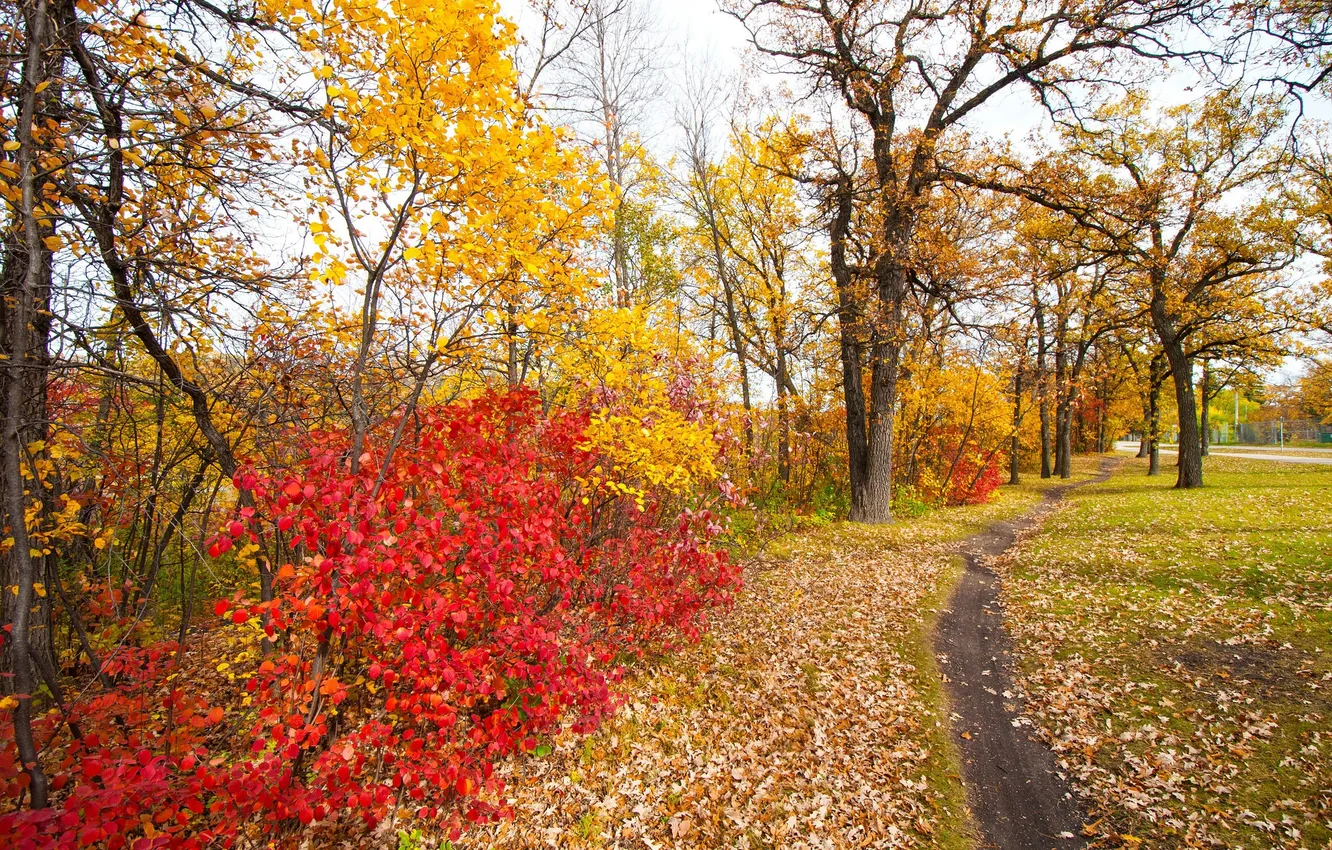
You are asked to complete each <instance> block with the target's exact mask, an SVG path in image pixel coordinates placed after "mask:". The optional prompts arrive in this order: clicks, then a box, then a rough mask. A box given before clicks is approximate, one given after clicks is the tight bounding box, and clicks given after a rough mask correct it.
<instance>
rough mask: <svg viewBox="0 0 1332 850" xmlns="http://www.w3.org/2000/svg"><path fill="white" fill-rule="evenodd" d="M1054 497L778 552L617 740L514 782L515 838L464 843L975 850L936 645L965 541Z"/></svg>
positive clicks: (508, 826) (475, 836) (653, 669)
mask: <svg viewBox="0 0 1332 850" xmlns="http://www.w3.org/2000/svg"><path fill="white" fill-rule="evenodd" d="M1094 467H1095V464H1094V462H1090V461H1089V462H1087V463H1086V464H1083V465H1080V466H1079V470H1078V472H1079V477H1085V476H1086V475H1088V474H1090V473H1091V471H1092V470H1093V469H1094ZM1051 483H1053V482H1040V481H1039V480H1036V481H1032V482H1031V483H1028V484H1024V485H1023V486H1021V487H1005V488H1002V489H1001V490H1000V491H999V492H998V493H996V494H995V498H994V499H993V501H992V502H991V503H990V504H987V505H981V506H976V507H966V508H957V509H948V510H943V511H937V512H934V513H930V514H927V515H925V516H921V517H915V518H911V519H905V520H903V521H901V522H899V523H898V524H896V525H893V526H889V527H886V528H877V527H872V526H861V525H850V524H846V523H838V524H832V525H827V526H824V527H820V528H814V529H809V530H806V531H802V532H800V533H796V534H791V535H788V536H786V537H784V538H782V539H781V540H779V541H777V542H776V543H775V544H773V545H771V546H769V547H767V549H766V550H765V551H764V552H762V553H761V554H760V555H759V556H757V557H756V558H754V559H753V560H752V561H750V562H749V563H747V564H746V574H745V581H746V588H745V590H744V592H743V593H742V594H741V596H740V598H739V600H738V602H737V605H736V607H735V609H734V610H733V611H731V612H729V613H726V614H723V615H721V616H719V617H718V619H717V622H716V623H715V624H714V628H713V631H712V632H711V633H710V634H709V635H708V636H707V637H706V638H705V639H704V641H703V642H702V643H701V644H700V645H698V646H694V647H690V648H688V649H686V650H684V651H682V652H680V653H679V654H677V655H675V656H673V657H671V658H669V659H667V660H665V661H664V662H662V663H660V664H656V665H651V666H647V667H644V668H641V669H639V670H638V671H636V672H635V674H634V675H633V676H632V677H631V679H630V680H628V681H626V682H625V683H624V684H623V686H622V688H621V689H622V691H623V692H624V694H625V698H626V705H625V706H624V708H623V709H622V710H621V711H620V713H619V714H617V715H616V716H615V717H614V718H612V719H611V720H609V721H607V722H606V724H605V725H604V726H603V728H602V729H601V730H600V731H599V732H597V733H596V734H594V735H592V736H590V737H586V738H580V737H576V736H572V735H565V736H561V737H559V738H557V739H555V740H554V741H553V742H550V743H551V744H552V745H553V751H552V752H550V753H549V754H547V755H545V756H544V757H542V758H531V759H524V760H519V761H515V762H513V763H511V764H510V765H509V766H508V767H507V768H506V770H505V779H506V781H507V783H508V785H509V788H508V792H507V796H508V797H509V798H510V799H511V800H512V801H513V804H514V808H515V817H514V819H513V820H511V821H506V822H503V823H500V824H497V825H492V826H489V827H486V828H484V829H480V830H477V831H475V832H473V833H469V834H468V836H467V837H465V838H464V841H463V844H464V845H465V846H467V847H478V848H479V847H503V848H508V847H533V846H560V847H625V848H628V847H635V848H640V847H647V848H659V847H673V848H686V847H688V848H717V847H734V848H749V850H758V849H759V848H795V847H820V848H841V847H848V848H849V847H877V848H891V847H921V848H924V847H930V848H959V850H960V848H967V847H971V846H972V837H971V833H970V828H969V825H968V823H967V813H966V805H965V795H964V793H963V789H962V785H961V779H960V776H959V772H958V762H957V757H956V753H955V752H953V751H952V747H951V745H950V743H949V740H948V736H947V728H946V723H947V708H946V707H945V705H944V702H943V692H942V686H941V681H940V677H939V672H938V670H937V668H936V667H935V664H934V655H933V651H932V650H931V648H930V632H931V630H932V628H933V622H934V617H935V614H936V612H937V610H938V608H939V607H940V606H941V605H942V604H943V602H944V601H945V600H946V598H947V596H948V594H949V593H950V592H951V590H952V588H953V585H954V583H955V582H956V579H957V576H958V574H959V562H960V559H958V558H957V557H955V556H954V555H953V554H952V551H953V550H954V549H955V547H956V544H957V542H958V541H960V540H962V539H963V538H965V537H967V536H968V535H970V534H973V533H975V532H977V531H980V530H981V529H983V528H984V527H985V526H986V525H987V524H989V523H990V522H993V521H995V520H999V519H1005V518H1008V517H1012V516H1015V515H1017V514H1021V513H1024V512H1025V511H1027V510H1029V509H1030V508H1032V507H1034V506H1035V505H1036V503H1037V502H1038V501H1039V500H1040V491H1041V490H1042V489H1044V487H1046V486H1049V485H1050V484H1051ZM542 752H545V748H544V747H543V748H542Z"/></svg>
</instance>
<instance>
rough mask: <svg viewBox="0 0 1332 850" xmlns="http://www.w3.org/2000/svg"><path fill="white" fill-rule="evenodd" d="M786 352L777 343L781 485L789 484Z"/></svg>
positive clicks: (778, 439)
mask: <svg viewBox="0 0 1332 850" xmlns="http://www.w3.org/2000/svg"><path fill="white" fill-rule="evenodd" d="M789 383H790V380H789V378H788V376H787V374H786V351H785V350H784V349H783V348H782V342H781V339H780V338H778V341H777V476H778V477H779V478H780V479H781V481H782V484H784V485H785V484H790V483H791V402H790V396H789V394H788V391H787V387H788V384H789Z"/></svg>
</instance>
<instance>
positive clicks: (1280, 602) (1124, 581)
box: [1002, 456, 1332, 848]
mask: <svg viewBox="0 0 1332 850" xmlns="http://www.w3.org/2000/svg"><path fill="white" fill-rule="evenodd" d="M1164 467H1165V468H1164V469H1163V473H1164V474H1163V475H1161V476H1160V477H1158V478H1148V477H1146V474H1145V472H1146V461H1141V460H1137V459H1130V460H1127V461H1125V463H1124V465H1123V466H1122V467H1121V468H1120V470H1119V471H1118V472H1117V474H1116V475H1114V476H1113V477H1112V478H1111V479H1110V480H1109V481H1108V482H1106V483H1104V484H1099V485H1093V486H1089V487H1085V488H1082V489H1080V490H1077V491H1075V492H1074V493H1072V494H1070V495H1069V498H1068V502H1067V504H1066V506H1065V507H1064V508H1063V509H1062V510H1060V511H1058V512H1057V513H1056V514H1054V515H1053V516H1052V517H1051V518H1050V519H1049V521H1048V522H1047V523H1046V524H1045V526H1044V528H1043V529H1042V530H1041V531H1040V532H1039V533H1038V534H1036V535H1035V536H1033V537H1031V538H1029V539H1028V540H1027V541H1025V542H1024V543H1023V544H1022V545H1021V546H1020V547H1019V548H1018V549H1017V550H1016V551H1015V552H1014V553H1013V554H1012V555H1011V556H1010V557H1009V558H1007V559H1005V561H1004V564H1003V565H1002V566H1003V569H1005V570H1006V582H1005V603H1006V605H1007V606H1008V613H1009V617H1010V622H1011V625H1012V628H1013V630H1014V633H1015V637H1016V639H1017V643H1018V649H1019V651H1020V654H1021V656H1022V662H1021V663H1022V671H1021V672H1022V685H1023V687H1024V688H1025V690H1026V691H1027V693H1028V696H1029V703H1028V707H1029V711H1030V712H1031V713H1032V714H1033V715H1035V716H1036V718H1037V722H1038V724H1039V725H1040V726H1041V727H1042V728H1043V730H1044V732H1045V734H1046V735H1047V736H1048V737H1049V738H1050V740H1051V741H1052V743H1053V744H1054V746H1055V748H1056V750H1057V752H1058V753H1059V755H1060V757H1061V759H1062V760H1063V761H1064V762H1065V764H1066V765H1067V767H1068V768H1069V769H1070V770H1071V771H1072V772H1073V774H1074V776H1075V777H1076V778H1077V780H1078V782H1079V784H1080V786H1081V787H1082V788H1083V789H1084V790H1086V791H1087V792H1088V794H1089V796H1090V798H1091V804H1092V808H1093V810H1094V817H1095V818H1096V822H1095V832H1096V834H1098V835H1099V836H1101V837H1103V838H1105V839H1106V840H1107V841H1108V843H1109V844H1111V845H1112V846H1113V845H1114V844H1115V843H1119V844H1121V845H1124V846H1130V847H1139V846H1141V847H1194V846H1197V847H1209V846H1215V847H1245V848H1270V847H1309V848H1313V847H1317V848H1326V847H1328V846H1329V841H1332V823H1329V821H1332V467H1322V466H1295V465H1293V464H1290V465H1287V464H1278V463H1273V462H1267V461H1258V460H1243V459H1238V458H1226V457H1220V456H1213V457H1211V458H1208V459H1207V460H1206V482H1207V486H1206V487H1205V488H1203V489H1201V490H1195V491H1175V490H1173V489H1172V485H1173V483H1174V470H1173V468H1171V467H1170V466H1169V463H1168V460H1167V462H1166V463H1165V464H1164Z"/></svg>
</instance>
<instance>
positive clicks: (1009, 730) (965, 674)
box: [934, 459, 1114, 850]
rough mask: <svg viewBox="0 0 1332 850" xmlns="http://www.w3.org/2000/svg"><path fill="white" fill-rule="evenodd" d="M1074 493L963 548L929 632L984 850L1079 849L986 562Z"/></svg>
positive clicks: (1059, 490) (1069, 797)
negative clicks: (1021, 686) (1027, 714)
mask: <svg viewBox="0 0 1332 850" xmlns="http://www.w3.org/2000/svg"><path fill="white" fill-rule="evenodd" d="M1113 463H1114V461H1112V460H1108V459H1107V460H1105V461H1102V464H1101V472H1100V475H1098V476H1097V477H1096V478H1095V479H1093V481H1104V480H1105V479H1106V478H1107V477H1109V475H1110V470H1111V466H1112V464H1113ZM1082 483H1090V482H1082ZM1077 486H1081V485H1080V484H1068V485H1061V486H1056V487H1052V488H1051V489H1050V490H1048V491H1047V492H1046V493H1045V497H1044V499H1043V501H1042V502H1041V505H1040V506H1039V507H1038V508H1036V509H1035V510H1034V511H1032V512H1031V513H1028V514H1027V515H1025V516H1023V517H1020V518H1018V519H1016V520H1012V521H1008V522H999V523H995V524H994V525H992V526H990V527H989V528H988V529H986V530H985V531H984V532H982V533H980V534H977V535H975V536H973V537H970V538H968V539H967V540H965V541H964V542H963V543H962V546H961V549H960V551H961V554H962V556H963V557H964V558H965V559H966V562H967V571H966V573H965V574H964V575H963V577H962V580H961V581H960V582H959V584H958V587H957V590H956V591H955V592H954V594H953V598H952V600H951V609H950V610H948V611H945V612H944V614H943V616H942V617H941V618H940V620H939V626H938V630H937V632H936V634H935V639H934V648H935V652H936V653H937V654H938V656H939V666H940V668H941V669H942V670H943V673H944V676H945V680H946V684H947V687H948V695H949V699H950V700H951V702H952V708H953V718H952V719H953V738H954V740H955V742H956V744H957V747H958V750H959V752H961V754H962V762H963V778H964V781H965V784H966V787H967V801H968V803H969V805H970V807H971V812H972V815H973V816H974V817H975V820H976V824H977V826H978V827H979V828H980V831H981V837H982V843H981V847H982V848H986V850H990V849H991V848H999V850H1050V848H1057V850H1071V848H1080V847H1084V846H1085V844H1086V842H1085V841H1084V839H1083V838H1082V837H1081V836H1082V825H1083V822H1084V820H1083V814H1082V811H1081V810H1080V808H1079V806H1078V803H1077V800H1076V799H1075V798H1074V797H1073V794H1072V792H1071V791H1070V789H1069V786H1068V783H1067V782H1066V781H1065V779H1064V778H1063V777H1062V776H1060V774H1059V773H1058V772H1057V765H1056V764H1055V760H1054V755H1053V754H1052V753H1051V752H1050V750H1049V748H1048V747H1046V746H1045V744H1044V743H1043V742H1041V741H1040V739H1039V738H1037V737H1036V735H1035V733H1034V731H1032V729H1031V727H1030V726H1029V725H1027V724H1026V723H1025V722H1024V720H1025V718H1023V717H1022V704H1021V701H1020V700H1019V699H1018V698H1017V697H1016V695H1015V689H1014V687H1013V683H1012V659H1011V657H1010V655H1009V645H1010V642H1009V637H1008V633H1007V632H1006V631H1005V629H1004V622H1003V609H1002V607H1001V606H1000V603H999V581H998V579H997V577H996V576H995V574H994V573H993V572H992V571H991V570H990V569H989V567H988V566H986V565H985V561H986V560H988V559H989V558H993V557H994V556H996V555H1000V554H1002V553H1003V552H1005V551H1006V550H1007V549H1008V548H1009V547H1011V546H1012V545H1013V542H1014V540H1015V539H1016V537H1017V535H1018V534H1019V533H1020V532H1021V531H1023V530H1025V529H1027V528H1029V527H1031V526H1032V525H1034V524H1035V523H1036V522H1037V521H1038V520H1039V517H1040V514H1041V513H1042V512H1044V511H1046V510H1048V509H1049V508H1050V507H1051V506H1052V505H1053V504H1054V503H1056V502H1058V501H1059V499H1061V498H1062V497H1063V496H1064V494H1065V493H1067V492H1068V491H1069V490H1070V489H1072V488H1074V487H1077Z"/></svg>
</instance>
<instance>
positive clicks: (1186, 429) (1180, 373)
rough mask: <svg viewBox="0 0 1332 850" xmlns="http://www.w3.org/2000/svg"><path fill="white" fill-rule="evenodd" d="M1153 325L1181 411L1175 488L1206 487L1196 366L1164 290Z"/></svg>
mask: <svg viewBox="0 0 1332 850" xmlns="http://www.w3.org/2000/svg"><path fill="white" fill-rule="evenodd" d="M1151 314H1152V325H1153V327H1154V328H1155V329H1156V335H1157V338H1158V339H1159V340H1160V341H1161V350H1162V351H1163V352H1164V353H1165V356H1166V361H1167V362H1168V363H1169V364H1170V373H1171V377H1172V378H1173V379H1174V382H1175V404H1176V405H1177V406H1178V408H1179V474H1178V477H1177V478H1176V480H1175V486H1176V487H1179V488H1181V489H1186V490H1188V489H1192V488H1194V487H1201V486H1203V470H1202V442H1201V439H1200V437H1199V435H1198V399H1197V396H1196V395H1195V393H1194V390H1193V364H1192V363H1191V362H1189V357H1188V355H1187V354H1186V353H1185V351H1184V340H1183V339H1181V338H1180V337H1179V334H1178V332H1177V331H1176V329H1175V323H1174V319H1173V318H1172V317H1171V316H1170V314H1169V313H1168V312H1167V310H1166V299H1165V295H1164V293H1163V292H1162V290H1161V288H1160V287H1159V286H1158V287H1157V288H1156V293H1155V295H1153V297H1152V303H1151Z"/></svg>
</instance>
